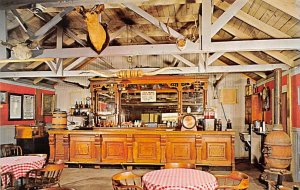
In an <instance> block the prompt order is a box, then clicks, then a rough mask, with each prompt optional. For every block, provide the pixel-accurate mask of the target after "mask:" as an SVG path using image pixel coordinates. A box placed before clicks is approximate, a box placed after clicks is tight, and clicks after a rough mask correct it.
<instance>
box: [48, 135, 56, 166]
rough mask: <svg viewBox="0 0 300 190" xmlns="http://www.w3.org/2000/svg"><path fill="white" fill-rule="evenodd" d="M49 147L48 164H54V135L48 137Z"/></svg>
mask: <svg viewBox="0 0 300 190" xmlns="http://www.w3.org/2000/svg"><path fill="white" fill-rule="evenodd" d="M49 147H50V156H49V163H53V162H54V158H55V135H54V134H51V135H49Z"/></svg>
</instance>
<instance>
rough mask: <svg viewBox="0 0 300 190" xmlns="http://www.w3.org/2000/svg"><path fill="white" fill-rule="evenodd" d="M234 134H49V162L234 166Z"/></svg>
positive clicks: (110, 131) (103, 130) (135, 131)
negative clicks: (182, 163)
mask: <svg viewBox="0 0 300 190" xmlns="http://www.w3.org/2000/svg"><path fill="white" fill-rule="evenodd" d="M234 134H235V133H234V132H233V131H166V130H162V129H148V128H126V129H124V128H100V129H94V130H72V131H70V130H50V131H49V145H50V158H49V161H50V162H54V161H57V160H58V159H62V160H64V161H65V162H67V163H89V164H127V165H130V164H132V165H134V164H141V165H143V164H153V165H160V164H164V163H166V162H190V163H195V164H197V165H204V166H231V167H232V170H234V168H235V162H234Z"/></svg>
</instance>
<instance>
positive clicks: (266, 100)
mask: <svg viewBox="0 0 300 190" xmlns="http://www.w3.org/2000/svg"><path fill="white" fill-rule="evenodd" d="M262 107H263V111H269V110H270V89H269V87H264V88H263V90H262Z"/></svg>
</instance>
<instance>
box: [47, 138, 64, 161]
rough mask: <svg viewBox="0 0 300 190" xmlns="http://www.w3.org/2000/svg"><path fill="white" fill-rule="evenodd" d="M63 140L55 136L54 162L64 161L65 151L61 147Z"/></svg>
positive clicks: (62, 146)
mask: <svg viewBox="0 0 300 190" xmlns="http://www.w3.org/2000/svg"><path fill="white" fill-rule="evenodd" d="M63 138H64V136H63V135H55V149H54V154H55V159H54V160H55V161H57V160H65V149H64V145H63ZM50 147H51V144H50ZM50 153H51V152H50Z"/></svg>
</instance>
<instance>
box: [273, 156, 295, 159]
mask: <svg viewBox="0 0 300 190" xmlns="http://www.w3.org/2000/svg"><path fill="white" fill-rule="evenodd" d="M268 158H273V159H280V160H291V159H292V157H278V156H268Z"/></svg>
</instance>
